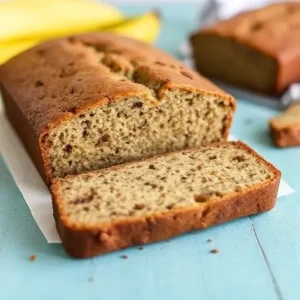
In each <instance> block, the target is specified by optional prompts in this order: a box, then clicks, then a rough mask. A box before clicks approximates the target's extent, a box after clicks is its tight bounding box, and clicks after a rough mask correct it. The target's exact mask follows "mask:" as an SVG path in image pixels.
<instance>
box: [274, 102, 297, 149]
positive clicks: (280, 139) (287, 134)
mask: <svg viewBox="0 0 300 300" xmlns="http://www.w3.org/2000/svg"><path fill="white" fill-rule="evenodd" d="M269 125H270V130H271V134H272V137H273V143H274V144H275V145H276V146H279V147H292V146H300V104H299V103H298V104H293V105H291V106H290V107H289V108H287V109H286V111H285V112H283V113H282V114H280V115H279V116H277V117H274V118H272V119H271V120H270V122H269Z"/></svg>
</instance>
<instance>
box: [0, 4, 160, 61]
mask: <svg viewBox="0 0 300 300" xmlns="http://www.w3.org/2000/svg"><path fill="white" fill-rule="evenodd" d="M31 1H36V0H31ZM52 1H55V0H52ZM63 1H65V0H63ZM160 29H161V20H160V15H159V14H158V13H157V12H155V11H154V12H153V11H151V12H147V13H144V14H142V15H140V16H137V17H132V18H128V19H126V20H125V21H121V22H119V23H117V24H115V25H113V26H106V27H102V28H100V29H99V30H97V31H105V32H110V33H114V34H118V35H123V36H127V37H131V38H135V39H137V40H140V41H143V42H146V43H154V42H155V40H156V38H157V37H158V35H159V33H160ZM68 34H73V32H68ZM48 39H49V38H48V36H47V37H46V38H45V37H44V36H40V37H39V38H37V39H27V40H26V39H25V40H19V41H12V42H2V43H1V42H0V64H3V63H5V62H6V61H8V60H9V59H10V58H12V57H13V56H15V55H17V54H19V53H21V52H23V51H25V50H27V49H29V48H31V47H33V46H35V45H37V44H39V43H41V42H43V41H46V40H48Z"/></svg>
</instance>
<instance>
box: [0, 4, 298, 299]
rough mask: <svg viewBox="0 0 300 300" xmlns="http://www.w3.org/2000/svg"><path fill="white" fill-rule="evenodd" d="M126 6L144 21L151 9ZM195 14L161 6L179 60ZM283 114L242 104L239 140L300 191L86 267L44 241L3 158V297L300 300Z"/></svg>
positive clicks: (236, 129)
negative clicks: (279, 119) (278, 133)
mask: <svg viewBox="0 0 300 300" xmlns="http://www.w3.org/2000/svg"><path fill="white" fill-rule="evenodd" d="M122 8H123V9H124V11H126V12H127V13H138V12H142V11H145V10H147V9H149V8H150V5H136V6H133V5H130V6H129V5H128V6H125V5H123V6H122ZM197 9H198V7H197V6H196V5H195V4H168V5H167V4H166V5H160V10H161V12H162V16H163V18H164V23H163V30H162V34H161V37H160V39H159V41H158V43H157V44H158V46H159V47H161V48H163V49H164V50H166V51H168V52H170V53H172V54H173V55H178V46H179V45H180V43H181V42H182V41H184V40H185V39H186V37H187V34H188V33H189V32H190V31H191V30H192V29H194V27H195V18H196V14H197ZM245 71H246V70H245ZM276 113H278V112H277V111H275V110H271V109H269V108H266V107H262V106H257V105H255V104H251V103H249V102H247V101H244V100H243V99H238V109H237V113H236V117H235V122H234V126H233V131H232V133H233V134H234V135H235V136H236V137H238V138H240V139H242V140H243V141H245V142H247V143H249V144H250V145H251V146H253V147H254V148H255V149H256V150H257V151H258V152H259V153H260V154H262V155H263V156H264V157H266V158H267V159H268V160H270V161H271V162H273V163H274V164H275V165H276V166H277V167H278V168H279V169H280V170H281V171H282V175H283V178H284V179H285V180H286V181H287V182H288V183H289V185H290V186H292V187H293V188H294V189H295V190H296V193H294V194H292V195H290V196H287V197H282V198H280V199H279V200H278V202H277V205H276V207H275V208H274V209H273V210H272V211H270V212H268V213H265V214H262V215H258V216H254V217H250V218H243V219H241V220H237V221H234V222H230V223H227V224H224V225H220V226H217V227H215V228H211V229H208V230H204V231H202V232H196V233H191V234H186V235H184V236H182V237H179V238H175V239H172V240H171V241H170V242H169V243H166V242H161V243H156V244H152V245H148V246H145V247H144V250H143V251H141V250H139V249H138V248H132V249H128V250H124V251H119V252H116V253H112V254H108V255H105V256H102V257H98V258H94V259H88V260H73V259H71V258H69V257H67V256H66V254H65V253H64V251H63V249H62V247H61V246H60V245H55V244H48V243H47V242H46V240H45V238H44V237H43V236H42V234H41V232H40V230H39V228H38V227H37V225H36V224H35V222H34V220H33V218H32V216H31V214H30V212H29V209H28V208H27V206H26V204H25V202H24V200H23V198H22V195H21V193H20V192H19V190H18V188H17V186H16V185H15V183H14V181H13V179H12V177H11V175H10V173H9V171H8V169H7V168H6V166H5V164H4V162H3V159H2V157H1V155H0V299H1V300H14V299H22V300H27V299H28V300H29V299H30V300H32V299H46V300H47V299H72V300H77V299H87V300H92V299H107V300H108V299H112V300H115V299H122V300H127V299H128V300H140V299H145V300H148V299H149V300H150V299H151V300H152V299H164V300H165V299H173V300H177V299H178V300H179V299H204V300H207V299H229V300H241V299H243V300H246V299H249V300H254V299H256V300H258V299H262V300H278V299H280V300H281V299H284V300H296V299H300V148H298V149H297V148H293V149H287V150H280V149H276V148H274V147H273V146H272V144H271V140H270V136H269V132H268V126H267V120H268V119H269V118H270V117H271V116H273V115H275V114H276ZM28 176H30V174H28ZM208 239H211V240H212V242H211V243H208V242H207V240H208ZM212 248H217V249H219V253H218V254H211V253H210V250H211V249H212ZM31 255H35V256H36V260H35V261H34V262H30V261H29V257H30V256H31ZM121 255H127V256H128V259H126V260H125V259H121V258H120V256H121Z"/></svg>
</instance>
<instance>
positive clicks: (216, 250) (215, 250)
mask: <svg viewBox="0 0 300 300" xmlns="http://www.w3.org/2000/svg"><path fill="white" fill-rule="evenodd" d="M210 253H213V254H217V253H219V250H218V249H212V250H211V251H210Z"/></svg>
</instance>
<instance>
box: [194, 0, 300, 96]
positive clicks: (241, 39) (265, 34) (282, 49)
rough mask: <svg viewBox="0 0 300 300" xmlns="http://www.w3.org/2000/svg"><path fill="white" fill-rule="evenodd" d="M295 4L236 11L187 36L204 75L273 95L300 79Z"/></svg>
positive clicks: (299, 10)
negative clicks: (235, 13)
mask: <svg viewBox="0 0 300 300" xmlns="http://www.w3.org/2000/svg"><path fill="white" fill-rule="evenodd" d="M299 35H300V3H299V2H297V3H296V2H283V3H276V4H272V5H268V6H266V7H263V8H259V9H256V10H251V11H247V12H243V13H240V14H238V15H237V16H234V17H232V18H231V19H229V20H224V21H220V22H218V23H217V24H214V25H212V26H208V27H206V28H202V29H201V30H200V31H198V32H196V33H194V34H193V35H192V37H191V44H192V48H193V53H194V58H195V63H196V66H197V69H198V70H199V71H200V72H201V74H204V75H206V76H209V77H212V78H215V79H219V80H221V81H223V82H226V83H230V84H231V85H235V86H237V87H241V88H245V89H248V90H253V91H256V92H259V93H263V94H269V95H277V94H281V93H282V92H283V91H285V90H286V89H287V88H288V87H289V86H290V84H291V83H293V82H298V81H300V47H299Z"/></svg>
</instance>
